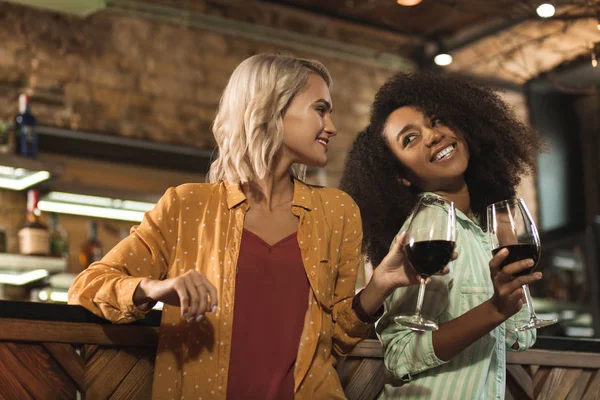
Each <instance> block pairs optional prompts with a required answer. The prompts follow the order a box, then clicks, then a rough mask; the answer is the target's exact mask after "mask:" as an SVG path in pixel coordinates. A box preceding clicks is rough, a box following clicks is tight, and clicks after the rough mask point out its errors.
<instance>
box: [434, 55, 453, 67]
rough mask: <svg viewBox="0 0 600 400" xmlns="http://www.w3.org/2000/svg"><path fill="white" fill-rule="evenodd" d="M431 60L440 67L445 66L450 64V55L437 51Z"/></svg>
mask: <svg viewBox="0 0 600 400" xmlns="http://www.w3.org/2000/svg"><path fill="white" fill-rule="evenodd" d="M433 62H434V63H436V64H437V65H439V66H440V67H445V66H446V65H450V64H452V56H451V55H450V54H448V53H439V54H438V55H436V56H435V57H434V59H433Z"/></svg>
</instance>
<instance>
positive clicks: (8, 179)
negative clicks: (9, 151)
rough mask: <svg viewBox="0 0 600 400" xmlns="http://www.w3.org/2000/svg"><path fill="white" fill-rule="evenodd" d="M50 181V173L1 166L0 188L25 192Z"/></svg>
mask: <svg viewBox="0 0 600 400" xmlns="http://www.w3.org/2000/svg"><path fill="white" fill-rule="evenodd" d="M48 179H50V172H48V171H33V170H29V169H25V168H14V167H9V166H4V165H0V188H4V189H11V190H23V189H27V188H28V187H31V186H33V185H36V184H38V183H40V182H43V181H45V180H48Z"/></svg>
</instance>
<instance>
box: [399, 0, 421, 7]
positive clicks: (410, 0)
mask: <svg viewBox="0 0 600 400" xmlns="http://www.w3.org/2000/svg"><path fill="white" fill-rule="evenodd" d="M420 2H421V0H396V3H398V4H400V5H401V6H407V7H410V6H416V5H417V4H419V3H420Z"/></svg>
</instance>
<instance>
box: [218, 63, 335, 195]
mask: <svg viewBox="0 0 600 400" xmlns="http://www.w3.org/2000/svg"><path fill="white" fill-rule="evenodd" d="M311 74H317V75H319V76H320V77H322V78H323V80H324V81H325V83H326V84H327V86H328V87H331V84H332V80H331V76H330V74H329V71H327V69H326V68H325V66H324V65H323V64H321V63H320V62H318V61H315V60H307V59H302V58H296V57H292V56H289V55H280V54H257V55H254V56H252V57H250V58H247V59H246V60H244V61H243V62H242V63H241V64H240V65H238V67H237V68H236V69H235V71H233V74H232V75H231V78H229V82H228V83H227V86H226V87H225V90H224V92H223V95H222V96H221V101H220V103H219V110H218V112H217V116H216V117H215V121H214V123H213V134H214V136H215V139H216V141H217V145H218V147H219V155H218V157H217V159H216V160H215V161H214V162H213V163H212V165H211V167H210V172H209V173H208V181H209V182H217V181H221V180H228V181H230V182H240V183H246V182H250V181H257V180H260V179H263V178H264V177H265V176H266V175H267V173H268V172H269V170H270V167H271V163H272V161H273V159H274V158H275V155H276V153H277V151H278V150H279V148H280V147H281V145H282V143H283V115H284V113H285V110H286V108H287V106H288V105H289V104H290V102H291V101H292V99H293V98H294V96H296V95H297V94H298V93H299V92H300V91H301V90H302V89H303V88H304V87H305V86H306V82H307V81H308V77H309V76H310V75H311ZM292 174H293V175H294V176H295V177H297V178H298V179H304V177H305V174H306V166H305V165H299V164H295V165H294V166H292Z"/></svg>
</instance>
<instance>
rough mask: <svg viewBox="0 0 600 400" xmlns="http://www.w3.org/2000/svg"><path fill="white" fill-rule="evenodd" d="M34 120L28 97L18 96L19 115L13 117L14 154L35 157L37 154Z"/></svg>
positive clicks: (24, 95)
mask: <svg viewBox="0 0 600 400" xmlns="http://www.w3.org/2000/svg"><path fill="white" fill-rule="evenodd" d="M36 124H37V123H36V119H35V117H34V116H33V114H32V113H31V107H30V104H29V96H27V95H26V94H21V95H20V96H19V114H17V115H16V116H15V153H17V154H19V155H22V156H27V157H36V156H37V153H38V137H37V132H36Z"/></svg>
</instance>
